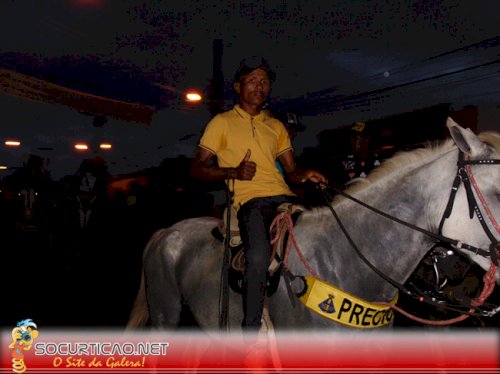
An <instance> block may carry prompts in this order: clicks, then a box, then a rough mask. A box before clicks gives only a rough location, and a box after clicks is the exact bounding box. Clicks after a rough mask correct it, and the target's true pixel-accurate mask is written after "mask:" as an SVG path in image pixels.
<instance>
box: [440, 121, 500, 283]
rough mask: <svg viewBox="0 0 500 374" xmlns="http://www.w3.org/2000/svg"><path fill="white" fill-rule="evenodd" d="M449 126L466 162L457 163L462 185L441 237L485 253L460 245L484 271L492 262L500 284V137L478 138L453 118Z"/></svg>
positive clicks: (460, 248)
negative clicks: (495, 267)
mask: <svg viewBox="0 0 500 374" xmlns="http://www.w3.org/2000/svg"><path fill="white" fill-rule="evenodd" d="M447 126H448V129H449V131H450V134H451V137H452V138H453V140H454V142H455V144H456V145H457V147H458V150H459V153H461V154H463V159H461V158H459V160H457V161H458V163H457V165H458V168H457V170H458V171H457V176H458V177H457V180H458V178H460V184H459V185H458V189H457V191H456V197H455V200H454V201H451V200H450V201H451V203H452V204H453V209H452V211H451V214H450V217H449V218H448V219H446V220H445V221H444V224H443V227H442V234H443V235H444V236H446V237H448V238H453V239H455V240H459V241H460V242H461V243H466V244H468V245H471V246H474V247H476V248H479V249H482V250H480V251H477V250H469V249H467V248H462V247H461V245H460V244H461V243H459V245H458V246H457V247H458V249H459V250H460V251H461V252H463V253H465V254H466V255H467V256H469V257H470V258H471V259H472V260H473V261H474V262H476V263H477V264H478V265H480V266H481V267H482V268H483V269H485V270H488V269H489V268H490V266H491V263H492V262H493V264H494V265H496V266H497V271H496V281H497V283H499V284H500V270H499V267H500V244H499V240H500V226H499V223H500V135H499V134H494V133H483V134H480V135H479V136H478V135H476V134H474V133H473V132H472V131H471V130H469V129H464V128H462V127H460V126H459V125H458V124H456V123H455V122H454V121H453V120H452V119H450V118H449V119H448V121H447ZM450 193H451V194H453V192H450ZM483 250H484V251H483ZM495 252H496V253H495Z"/></svg>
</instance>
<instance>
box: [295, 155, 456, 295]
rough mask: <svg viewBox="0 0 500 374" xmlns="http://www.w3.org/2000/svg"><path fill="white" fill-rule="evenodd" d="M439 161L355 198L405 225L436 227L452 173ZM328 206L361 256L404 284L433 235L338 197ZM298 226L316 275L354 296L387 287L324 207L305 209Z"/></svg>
mask: <svg viewBox="0 0 500 374" xmlns="http://www.w3.org/2000/svg"><path fill="white" fill-rule="evenodd" d="M448 164H449V163H448ZM443 165H446V161H445V160H443V162H441V161H436V162H432V163H429V164H427V165H420V166H419V167H417V168H413V169H412V168H409V167H408V168H406V169H404V170H399V171H397V172H393V173H392V174H391V175H390V178H389V177H387V178H383V179H380V180H377V182H376V183H373V184H371V185H369V186H368V187H366V188H364V189H363V190H359V191H358V192H357V193H355V197H356V198H357V199H359V200H361V201H363V202H365V203H366V204H368V205H370V206H373V207H374V208H376V209H379V210H381V211H383V212H385V213H387V214H389V215H391V216H394V217H396V218H398V219H400V220H403V221H405V222H407V223H409V224H413V225H416V226H418V227H421V228H424V229H427V230H429V229H433V230H434V231H435V228H437V226H438V221H439V218H440V214H441V212H442V211H443V210H444V204H446V196H445V195H446V194H448V191H449V188H451V183H452V181H453V174H454V170H446V169H445V168H443ZM438 176H439V178H438ZM348 191H349V190H348ZM333 207H334V209H335V211H336V213H337V215H338V217H339V218H340V220H341V223H342V225H343V226H344V227H345V230H346V231H347V234H348V235H349V236H350V238H351V240H352V242H353V243H354V245H355V246H356V247H357V248H358V249H359V251H360V252H361V253H362V254H363V256H364V257H366V259H368V261H369V262H370V263H371V264H372V265H373V266H374V267H376V268H377V269H379V270H380V271H381V272H382V273H384V274H386V275H387V276H389V277H390V278H392V279H394V280H395V281H397V282H399V283H404V281H405V280H406V279H407V278H408V277H409V275H410V274H411V273H412V272H413V270H414V269H415V267H416V266H417V265H418V263H419V261H420V260H421V259H422V258H423V257H424V256H425V253H426V252H427V251H428V250H429V249H430V247H431V246H432V242H433V239H432V238H430V237H428V236H426V235H424V234H422V233H420V232H419V231H417V230H414V229H411V228H408V227H406V226H404V225H402V224H400V223H397V222H395V221H393V220H391V219H388V218H385V217H383V216H381V215H380V214H377V213H376V212H374V211H372V210H370V209H368V208H366V207H363V206H362V205H359V204H358V203H356V202H353V201H351V200H348V199H343V200H342V201H340V202H338V203H336V204H334V205H333ZM301 225H302V227H301V228H300V230H301V231H303V233H307V232H309V234H302V235H301V237H302V238H303V240H302V243H304V244H303V245H304V246H306V248H307V249H306V251H312V252H313V253H309V254H308V256H306V257H308V258H312V261H313V262H314V267H315V268H316V269H317V272H318V274H319V275H320V277H325V278H326V280H330V281H332V282H338V283H339V284H341V285H343V286H344V287H345V288H346V289H347V290H349V291H352V292H356V293H358V294H359V293H364V294H366V295H373V294H374V293H380V294H384V293H387V292H388V290H389V289H391V286H390V285H389V284H388V283H387V282H385V281H382V280H381V278H380V276H379V275H377V274H376V273H375V272H374V271H373V270H371V269H370V268H369V267H368V266H367V265H366V264H365V263H364V262H363V260H362V259H361V257H360V256H359V255H358V254H357V253H356V250H355V248H354V247H353V244H351V243H350V242H349V241H348V240H347V239H346V234H345V233H344V232H343V231H342V229H341V228H340V225H339V224H338V223H337V222H336V220H335V219H334V216H333V214H331V212H330V210H329V209H328V208H326V207H325V208H321V209H316V210H313V211H311V212H309V213H308V214H307V215H305V216H304V219H303V220H302V222H301ZM297 266H298V268H300V266H301V265H300V264H298V265H297ZM302 268H303V266H302Z"/></svg>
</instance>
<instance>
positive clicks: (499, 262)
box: [438, 151, 500, 267]
mask: <svg viewBox="0 0 500 374" xmlns="http://www.w3.org/2000/svg"><path fill="white" fill-rule="evenodd" d="M470 165H500V160H497V159H484V160H469V159H468V157H467V156H465V155H464V153H463V152H462V151H459V154H458V161H457V174H456V175H455V180H454V181H453V186H452V188H451V193H450V197H449V198H448V203H447V204H446V209H445V211H444V214H443V217H442V218H441V222H440V223H439V230H438V232H439V233H440V234H441V233H442V229H443V225H444V222H445V220H446V219H447V218H449V217H450V215H451V212H452V210H453V204H454V202H455V197H456V194H457V191H458V189H459V187H460V184H461V183H463V185H464V188H465V193H466V196H467V203H468V205H469V217H470V219H472V218H473V217H474V213H476V216H477V218H478V220H479V222H480V223H481V226H482V228H483V230H484V232H485V233H486V235H487V236H488V238H489V239H490V241H491V245H490V248H489V250H484V249H481V248H476V247H473V246H469V245H466V244H463V243H460V242H457V243H456V244H453V243H452V244H453V245H454V246H456V247H457V248H463V249H467V250H470V251H473V252H475V253H476V254H481V255H483V256H485V257H488V255H489V257H490V259H491V262H492V263H493V264H494V265H495V266H497V267H498V266H500V258H499V255H500V244H499V242H498V239H496V238H495V236H494V235H493V233H492V232H491V230H490V228H489V227H488V225H487V224H486V222H485V220H484V217H483V214H482V213H481V210H480V209H479V206H478V203H477V200H476V198H475V196H474V192H473V191H472V186H473V187H474V190H475V192H476V194H477V195H478V197H479V198H480V200H481V204H482V206H483V209H484V211H485V212H486V213H487V216H488V218H489V219H490V222H491V224H492V225H493V227H495V229H496V231H497V233H498V234H500V227H499V226H498V223H497V222H496V220H495V217H493V214H491V211H490V209H489V207H488V204H487V203H486V200H484V198H483V195H482V193H481V191H480V190H479V187H478V186H477V183H476V182H475V179H474V175H473V174H472V168H471V167H470ZM471 184H472V186H471Z"/></svg>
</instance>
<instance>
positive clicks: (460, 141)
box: [446, 117, 489, 158]
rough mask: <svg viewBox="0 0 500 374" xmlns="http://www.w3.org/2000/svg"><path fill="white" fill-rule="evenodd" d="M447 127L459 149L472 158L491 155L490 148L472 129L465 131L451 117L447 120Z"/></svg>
mask: <svg viewBox="0 0 500 374" xmlns="http://www.w3.org/2000/svg"><path fill="white" fill-rule="evenodd" d="M446 126H447V127H448V130H449V131H450V135H451V137H452V138H453V140H454V141H455V144H456V145H457V147H458V148H459V149H460V150H461V151H462V152H463V153H465V154H467V155H469V156H470V157H471V158H478V157H482V156H486V155H488V153H489V148H488V146H487V145H486V144H485V143H484V142H482V141H481V140H480V139H479V137H478V136H477V135H476V134H474V133H473V132H472V131H471V130H470V129H464V128H463V127H461V126H460V125H459V124H458V123H456V122H455V121H453V120H452V119H451V118H450V117H448V119H447V120H446Z"/></svg>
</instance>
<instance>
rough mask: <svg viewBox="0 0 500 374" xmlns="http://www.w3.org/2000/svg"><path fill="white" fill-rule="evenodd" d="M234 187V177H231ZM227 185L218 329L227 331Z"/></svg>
mask: <svg viewBox="0 0 500 374" xmlns="http://www.w3.org/2000/svg"><path fill="white" fill-rule="evenodd" d="M230 181H232V183H233V189H234V179H231V180H230ZM233 189H231V187H230V186H229V182H228V188H227V190H226V208H227V211H226V238H225V241H224V254H223V258H222V269H221V280H220V288H219V329H221V330H224V331H229V323H228V315H229V267H230V263H231V247H230V246H229V241H230V240H231V208H232V205H233V195H234V191H233Z"/></svg>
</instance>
